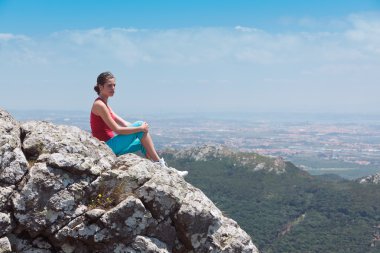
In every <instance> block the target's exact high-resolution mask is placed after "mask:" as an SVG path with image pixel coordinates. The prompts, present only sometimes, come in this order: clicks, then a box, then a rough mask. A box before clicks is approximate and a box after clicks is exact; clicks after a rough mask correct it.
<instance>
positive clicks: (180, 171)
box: [177, 170, 189, 177]
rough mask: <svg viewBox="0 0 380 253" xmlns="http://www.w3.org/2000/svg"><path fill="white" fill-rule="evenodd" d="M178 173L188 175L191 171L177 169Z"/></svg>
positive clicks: (183, 175)
mask: <svg viewBox="0 0 380 253" xmlns="http://www.w3.org/2000/svg"><path fill="white" fill-rule="evenodd" d="M177 173H178V175H180V176H181V177H186V176H187V175H188V174H189V172H188V171H187V170H177Z"/></svg>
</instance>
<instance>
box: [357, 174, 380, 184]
mask: <svg viewBox="0 0 380 253" xmlns="http://www.w3.org/2000/svg"><path fill="white" fill-rule="evenodd" d="M357 182H359V183H361V184H380V173H377V174H375V175H371V176H367V177H362V178H359V179H358V180H357Z"/></svg>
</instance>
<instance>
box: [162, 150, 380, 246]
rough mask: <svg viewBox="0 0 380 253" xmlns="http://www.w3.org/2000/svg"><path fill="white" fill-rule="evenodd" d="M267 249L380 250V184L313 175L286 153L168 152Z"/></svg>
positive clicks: (172, 162)
mask: <svg viewBox="0 0 380 253" xmlns="http://www.w3.org/2000/svg"><path fill="white" fill-rule="evenodd" d="M162 155H163V156H164V157H165V159H166V160H167V162H168V164H169V165H170V166H173V167H176V168H177V169H182V170H189V176H188V177H187V178H186V180H187V181H188V182H190V183H191V184H193V185H195V186H196V187H198V188H200V189H202V191H203V192H204V193H205V194H206V195H207V196H208V197H209V198H210V199H212V200H213V202H214V203H216V205H217V206H218V207H219V208H220V209H221V210H222V211H223V212H224V213H225V214H226V215H227V216H229V217H231V218H233V219H234V220H236V221H237V222H238V223H239V224H240V225H241V226H242V228H243V229H244V230H245V231H247V232H248V233H249V234H250V235H251V236H252V239H253V241H254V243H255V245H257V246H258V247H259V250H260V252H263V253H272V252H276V253H277V252H292V253H296V252H300V253H301V252H302V253H303V252H342V253H346V252H358V253H359V252H360V253H362V252H370V253H374V252H380V184H377V185H376V184H360V183H358V182H354V181H349V180H341V179H339V178H337V177H335V176H331V175H330V176H327V177H320V176H312V175H310V174H308V173H307V172H305V171H303V170H301V169H299V168H297V167H296V166H294V165H293V164H292V163H290V162H287V161H284V160H283V159H281V158H275V157H266V156H261V155H258V154H255V153H244V152H237V151H234V150H229V149H227V148H225V147H222V146H207V145H206V146H202V147H195V148H192V149H187V150H181V151H175V150H167V151H165V152H163V153H162Z"/></svg>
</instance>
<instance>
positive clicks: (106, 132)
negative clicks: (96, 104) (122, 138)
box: [90, 98, 115, 141]
mask: <svg viewBox="0 0 380 253" xmlns="http://www.w3.org/2000/svg"><path fill="white" fill-rule="evenodd" d="M98 99H100V100H101V101H102V102H103V103H104V101H103V100H102V99H101V98H97V99H96V100H98ZM96 100H95V101H96ZM105 104H106V103H105ZM106 106H107V108H108V110H109V112H110V114H111V117H112V119H113V120H115V115H113V113H112V111H111V109H110V108H109V107H108V105H107V104H106ZM90 125H91V131H92V136H94V137H96V138H98V139H99V140H101V141H108V140H109V139H111V138H112V137H113V136H114V133H113V131H112V129H111V128H110V127H109V126H107V124H106V123H105V122H104V120H103V119H102V117H100V116H98V115H95V114H94V113H93V112H92V111H91V115H90Z"/></svg>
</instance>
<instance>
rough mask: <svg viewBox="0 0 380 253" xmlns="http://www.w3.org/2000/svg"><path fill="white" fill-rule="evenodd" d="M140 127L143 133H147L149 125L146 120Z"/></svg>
mask: <svg viewBox="0 0 380 253" xmlns="http://www.w3.org/2000/svg"><path fill="white" fill-rule="evenodd" d="M140 128H141V131H143V132H144V133H147V132H148V131H149V125H148V123H146V122H144V123H142V125H141V126H140Z"/></svg>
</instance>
